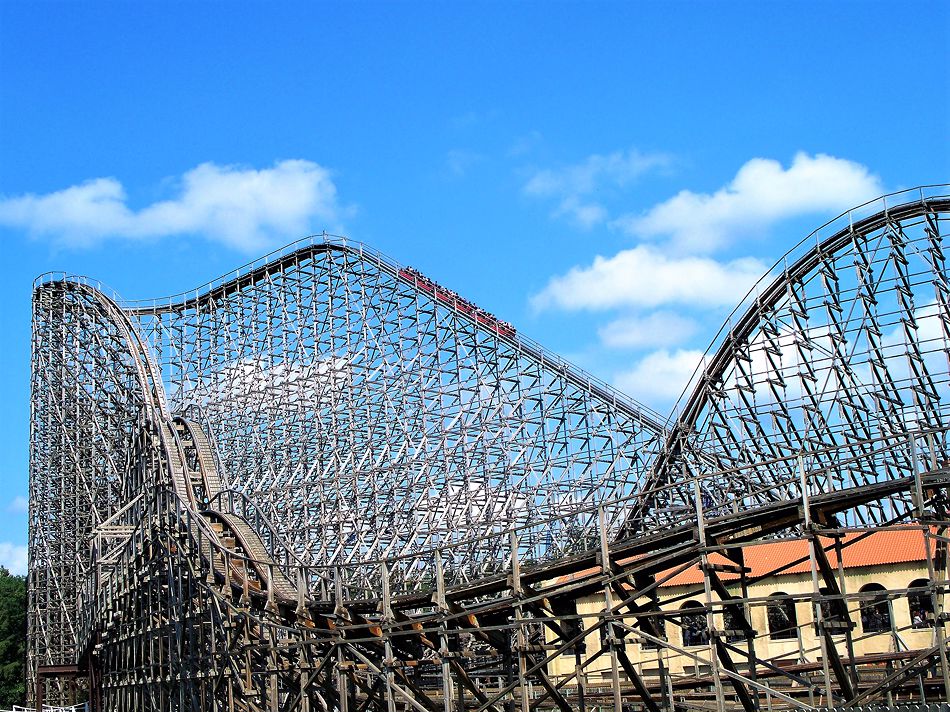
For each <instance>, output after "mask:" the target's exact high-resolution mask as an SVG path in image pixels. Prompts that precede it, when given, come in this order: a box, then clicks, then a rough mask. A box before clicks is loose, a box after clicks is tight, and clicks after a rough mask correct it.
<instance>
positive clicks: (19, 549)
mask: <svg viewBox="0 0 950 712" xmlns="http://www.w3.org/2000/svg"><path fill="white" fill-rule="evenodd" d="M26 551H27V550H26V547H25V546H23V545H21V544H12V543H10V542H9V541H0V566H2V567H3V568H5V569H6V570H7V571H9V572H10V573H11V574H16V575H17V576H23V575H24V574H26V560H27V559H26Z"/></svg>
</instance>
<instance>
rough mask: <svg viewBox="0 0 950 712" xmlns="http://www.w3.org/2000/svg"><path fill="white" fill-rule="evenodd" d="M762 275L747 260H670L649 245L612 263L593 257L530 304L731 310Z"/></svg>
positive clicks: (757, 263) (760, 269)
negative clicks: (678, 306)
mask: <svg viewBox="0 0 950 712" xmlns="http://www.w3.org/2000/svg"><path fill="white" fill-rule="evenodd" d="M766 269H767V267H766V265H765V264H764V263H763V262H760V261H759V260H757V259H753V258H751V257H745V258H742V259H737V260H732V261H729V262H719V261H716V260H713V259H710V258H708V257H670V256H667V255H665V254H663V252H661V251H660V250H659V249H657V248H655V247H652V246H650V245H638V246H636V247H633V248H631V249H629V250H623V251H621V252H618V253H617V254H616V255H614V256H613V257H600V256H598V257H595V258H594V263H593V264H592V265H590V266H589V267H574V268H573V269H571V270H570V271H569V272H568V273H567V274H565V275H562V276H559V277H554V278H552V279H551V280H550V282H548V284H547V286H546V287H545V288H544V289H543V290H542V291H541V292H540V293H539V294H537V295H535V296H534V297H533V298H532V303H533V305H534V307H535V308H537V309H544V308H547V307H559V308H561V309H567V310H580V309H609V308H612V307H618V306H635V307H646V308H655V307H658V306H660V305H664V304H684V305H688V306H694V307H721V306H732V305H734V304H738V303H739V300H741V299H742V297H744V296H745V294H746V293H747V292H748V291H749V289H750V288H751V287H752V285H753V284H754V283H755V282H756V281H757V280H758V279H759V278H760V277H761V276H762V275H763V274H765V271H766Z"/></svg>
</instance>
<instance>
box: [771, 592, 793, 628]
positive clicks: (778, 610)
mask: <svg viewBox="0 0 950 712" xmlns="http://www.w3.org/2000/svg"><path fill="white" fill-rule="evenodd" d="M786 595H787V594H784V593H781V592H779V593H773V594H771V595H770V596H769V598H770V599H772V600H770V601H769V602H768V603H767V604H766V609H765V610H766V614H767V616H768V619H769V638H771V639H772V640H794V639H795V638H797V637H798V616H797V615H796V614H795V602H794V601H793V600H792V599H790V598H786V597H785V596H786Z"/></svg>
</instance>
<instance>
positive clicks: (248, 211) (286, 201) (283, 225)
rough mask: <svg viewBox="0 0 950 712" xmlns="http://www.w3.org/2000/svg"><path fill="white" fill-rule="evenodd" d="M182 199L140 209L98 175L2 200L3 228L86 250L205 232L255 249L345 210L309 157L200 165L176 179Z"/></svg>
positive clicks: (335, 219) (331, 223) (327, 222)
mask: <svg viewBox="0 0 950 712" xmlns="http://www.w3.org/2000/svg"><path fill="white" fill-rule="evenodd" d="M175 184H176V185H177V195H176V196H175V197H173V198H171V199H169V200H164V201H160V202H156V203H152V204H151V205H148V206H146V207H144V208H142V209H141V210H134V209H132V208H130V207H129V205H128V198H127V195H126V191H125V188H124V187H123V185H122V183H120V182H119V181H118V180H117V179H115V178H95V179H92V180H89V181H86V182H84V183H81V184H79V185H74V186H71V187H69V188H65V189H63V190H60V191H57V192H54V193H47V194H45V195H33V194H28V195H21V196H15V197H6V198H3V199H0V225H5V226H7V227H12V228H18V229H22V230H26V231H27V232H29V233H30V234H31V235H34V236H39V237H49V238H51V239H53V240H56V241H57V242H60V243H63V244H66V245H70V246H76V247H84V246H90V245H95V244H97V243H99V242H101V241H102V240H105V239H109V238H126V239H141V238H162V237H168V236H172V235H191V234H195V235H203V236H206V237H208V238H210V239H213V240H217V241H219V242H222V243H224V244H226V245H228V246H230V247H234V248H236V249H239V250H242V251H245V252H252V251H259V250H261V249H263V248H266V247H270V246H273V245H274V243H275V242H286V241H289V240H291V239H294V238H297V237H301V236H303V235H305V234H307V233H309V232H312V231H314V230H315V229H317V228H324V227H329V228H331V229H334V228H338V223H339V220H340V219H341V217H342V216H343V215H344V214H346V213H347V209H346V208H343V207H341V205H340V203H339V201H338V198H337V189H336V186H335V185H334V183H333V180H332V178H331V174H330V171H328V170H327V169H326V168H323V167H322V166H320V165H318V164H316V163H313V162H312V161H305V160H287V161H280V162H278V163H275V164H274V166H273V167H271V168H264V169H260V170H257V169H254V168H247V167H241V166H220V165H216V164H214V163H203V164H201V165H199V166H197V167H196V168H193V169H192V170H190V171H188V172H186V173H185V174H184V175H182V176H181V178H180V179H179V180H177V181H175Z"/></svg>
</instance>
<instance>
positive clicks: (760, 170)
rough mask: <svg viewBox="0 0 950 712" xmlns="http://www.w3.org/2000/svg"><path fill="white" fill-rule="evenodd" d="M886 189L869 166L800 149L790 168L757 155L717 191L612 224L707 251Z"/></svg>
mask: <svg viewBox="0 0 950 712" xmlns="http://www.w3.org/2000/svg"><path fill="white" fill-rule="evenodd" d="M884 192H885V191H884V188H883V186H882V185H881V181H880V179H879V178H878V177H877V176H875V175H873V174H872V173H871V172H870V171H869V170H868V168H866V167H865V166H862V165H861V164H859V163H854V162H853V161H848V160H845V159H842V158H835V157H834V156H828V155H825V154H817V155H814V156H809V155H808V154H806V153H798V154H797V155H796V156H795V157H794V159H793V160H792V163H791V165H790V166H789V167H788V168H783V167H782V165H781V164H780V163H779V162H778V161H775V160H771V159H766V158H753V159H752V160H750V161H748V162H747V163H746V164H745V165H743V166H742V167H741V168H740V169H739V171H738V173H736V175H735V177H734V178H733V179H732V181H730V183H729V184H728V185H726V186H724V187H722V188H720V189H719V190H717V191H716V192H714V193H694V192H692V191H689V190H684V191H682V192H680V193H678V194H677V195H675V196H673V197H672V198H670V199H669V200H666V201H664V202H662V203H659V204H658V205H654V206H653V207H652V208H650V209H649V210H647V211H646V212H644V213H642V214H638V215H633V214H628V215H625V216H623V217H621V218H618V219H617V220H616V221H614V223H613V225H614V226H616V227H619V228H620V229H622V230H624V231H625V232H627V233H629V234H630V235H632V236H635V237H640V238H648V239H662V240H666V241H667V244H668V245H669V247H670V248H672V249H675V250H677V251H679V252H704V253H705V252H712V251H714V250H717V249H720V248H722V247H725V246H727V245H730V244H732V243H735V242H736V241H737V240H739V239H740V238H744V237H748V236H750V235H752V234H754V233H757V232H759V233H761V232H762V231H765V230H767V229H768V228H769V227H771V226H772V225H773V224H775V223H777V222H779V221H781V220H785V219H788V218H792V217H796V216H799V215H808V214H814V213H819V212H824V213H829V212H840V211H844V210H847V209H848V208H851V207H854V206H855V205H858V204H860V203H862V202H864V201H866V200H869V199H871V198H874V197H876V196H878V195H880V194H882V193H884ZM829 217H830V216H829Z"/></svg>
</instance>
